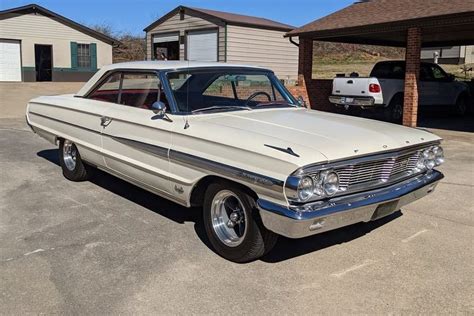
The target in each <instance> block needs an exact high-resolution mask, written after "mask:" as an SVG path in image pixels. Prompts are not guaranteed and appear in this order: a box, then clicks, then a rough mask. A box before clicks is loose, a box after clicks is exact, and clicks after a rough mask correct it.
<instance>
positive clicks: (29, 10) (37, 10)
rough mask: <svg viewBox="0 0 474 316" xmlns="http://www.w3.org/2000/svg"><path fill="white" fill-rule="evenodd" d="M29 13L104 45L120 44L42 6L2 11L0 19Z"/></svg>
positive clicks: (27, 6) (28, 6)
mask: <svg viewBox="0 0 474 316" xmlns="http://www.w3.org/2000/svg"><path fill="white" fill-rule="evenodd" d="M29 13H40V14H42V15H44V16H47V17H50V18H53V19H55V20H57V21H58V22H60V23H63V24H65V25H67V26H69V27H71V28H73V29H76V30H78V31H80V32H82V33H85V34H87V35H90V36H92V37H94V38H97V39H98V40H101V41H103V42H105V43H108V44H111V45H113V44H120V42H119V41H118V40H116V39H114V38H112V37H110V36H107V35H105V34H103V33H100V32H97V31H95V30H93V29H91V28H88V27H87V26H84V25H82V24H79V23H77V22H74V21H72V20H70V19H68V18H66V17H64V16H62V15H59V14H57V13H55V12H52V11H50V10H48V9H46V8H43V7H42V6H40V5H37V4H28V5H25V6H22V7H16V8H12V9H7V10H3V11H0V18H1V19H8V18H11V17H15V16H16V15H18V14H29Z"/></svg>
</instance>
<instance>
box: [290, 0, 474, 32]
mask: <svg viewBox="0 0 474 316" xmlns="http://www.w3.org/2000/svg"><path fill="white" fill-rule="evenodd" d="M467 12H474V0H449V1H446V0H367V1H362V2H356V3H354V4H352V5H350V6H348V7H346V8H344V9H342V10H339V11H337V12H335V13H333V14H330V15H328V16H325V17H323V18H321V19H319V20H316V21H313V22H311V23H308V24H306V25H304V26H302V27H300V28H297V29H294V30H293V31H291V32H289V33H288V34H287V35H288V36H297V35H301V34H304V33H312V32H319V31H327V30H337V29H345V28H352V27H361V26H368V25H376V24H384V23H396V22H400V21H409V20H416V19H421V18H429V17H436V16H444V15H450V14H458V13H467Z"/></svg>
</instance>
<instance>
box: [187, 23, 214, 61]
mask: <svg viewBox="0 0 474 316" xmlns="http://www.w3.org/2000/svg"><path fill="white" fill-rule="evenodd" d="M186 45H187V57H188V60H194V61H217V30H212V31H193V32H190V33H188V36H187V42H186Z"/></svg>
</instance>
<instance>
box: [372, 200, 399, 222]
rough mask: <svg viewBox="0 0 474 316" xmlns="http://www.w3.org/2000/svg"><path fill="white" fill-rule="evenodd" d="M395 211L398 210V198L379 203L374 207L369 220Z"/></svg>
mask: <svg viewBox="0 0 474 316" xmlns="http://www.w3.org/2000/svg"><path fill="white" fill-rule="evenodd" d="M395 211H398V200H395V201H391V202H387V203H383V204H380V205H379V206H377V208H376V209H375V212H374V214H372V218H371V220H372V221H374V220H377V219H379V218H382V217H385V216H388V215H390V214H392V213H394V212H395Z"/></svg>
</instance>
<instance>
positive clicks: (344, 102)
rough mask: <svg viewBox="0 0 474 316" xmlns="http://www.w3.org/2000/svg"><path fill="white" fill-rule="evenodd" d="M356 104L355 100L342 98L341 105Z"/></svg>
mask: <svg viewBox="0 0 474 316" xmlns="http://www.w3.org/2000/svg"><path fill="white" fill-rule="evenodd" d="M352 103H354V98H348V97H341V104H352Z"/></svg>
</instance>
